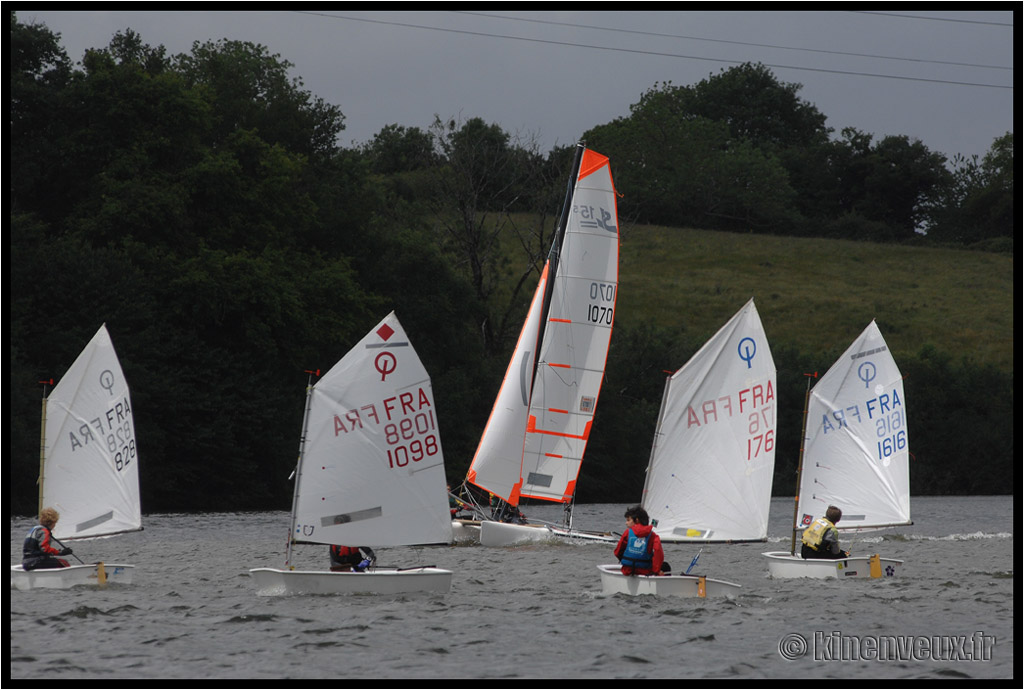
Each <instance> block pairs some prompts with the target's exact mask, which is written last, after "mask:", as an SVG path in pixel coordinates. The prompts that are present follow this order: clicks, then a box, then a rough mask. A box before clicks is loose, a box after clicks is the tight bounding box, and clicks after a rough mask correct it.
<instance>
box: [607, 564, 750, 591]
mask: <svg viewBox="0 0 1024 690" xmlns="http://www.w3.org/2000/svg"><path fill="white" fill-rule="evenodd" d="M597 569H598V570H599V571H601V593H602V594H606V595H612V594H626V595H629V596H641V595H644V594H650V595H653V596H656V597H699V598H701V599H704V598H706V597H733V596H736V595H737V594H739V591H740V589H742V587H741V586H740V585H738V584H736V583H734V582H727V581H725V580H716V579H713V578H710V577H707V576H705V575H623V574H622V569H621V568H620V567H619V566H618V565H617V564H616V565H599V566H597Z"/></svg>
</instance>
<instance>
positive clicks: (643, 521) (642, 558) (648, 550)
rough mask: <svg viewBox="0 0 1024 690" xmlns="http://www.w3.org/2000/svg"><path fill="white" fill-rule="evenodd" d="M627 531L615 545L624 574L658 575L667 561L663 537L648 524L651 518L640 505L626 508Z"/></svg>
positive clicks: (616, 554) (616, 555)
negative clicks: (663, 547)
mask: <svg viewBox="0 0 1024 690" xmlns="http://www.w3.org/2000/svg"><path fill="white" fill-rule="evenodd" d="M625 517H626V531H625V532H623V533H622V537H620V538H619V543H618V544H617V545H616V546H615V557H616V558H618V559H619V562H620V563H621V564H622V573H623V574H624V575H658V574H660V573H661V565H662V563H664V561H665V552H664V551H662V549H661V538H660V537H659V536H658V535H657V534H655V533H654V528H653V527H651V526H650V525H648V524H647V523H649V522H650V518H649V517H648V515H647V511H646V510H644V509H643V508H641V507H640V506H633V507H632V508H628V509H627V510H626V515H625Z"/></svg>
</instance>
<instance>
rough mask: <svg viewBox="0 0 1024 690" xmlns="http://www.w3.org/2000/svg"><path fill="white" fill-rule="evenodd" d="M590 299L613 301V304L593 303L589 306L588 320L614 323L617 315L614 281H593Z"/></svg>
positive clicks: (608, 323)
mask: <svg viewBox="0 0 1024 690" xmlns="http://www.w3.org/2000/svg"><path fill="white" fill-rule="evenodd" d="M590 299H592V300H597V301H598V302H611V303H612V305H613V306H607V307H606V306H604V305H602V304H591V305H589V306H588V308H587V321H589V322H590V323H603V324H607V325H609V326H610V325H612V321H613V319H614V316H615V307H614V304H615V285H614V284H613V283H591V284H590Z"/></svg>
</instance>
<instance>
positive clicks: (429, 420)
mask: <svg viewBox="0 0 1024 690" xmlns="http://www.w3.org/2000/svg"><path fill="white" fill-rule="evenodd" d="M436 431H437V425H436V424H435V423H434V411H433V410H428V411H426V412H420V413H419V414H417V415H415V416H414V417H406V418H405V419H402V420H401V421H400V422H398V423H397V424H388V425H387V426H385V427H384V439H385V440H386V441H387V443H388V445H389V446H391V448H388V449H387V452H388V467H390V468H394V467H405V466H407V465H408V464H409V463H410V462H419V461H420V460H422V459H423V458H426V457H430V456H433V455H437V453H438V452H439V451H440V450H441V445H440V443H438V440H437V435H436V434H435V433H434V432H436Z"/></svg>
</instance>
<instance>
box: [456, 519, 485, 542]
mask: <svg viewBox="0 0 1024 690" xmlns="http://www.w3.org/2000/svg"><path fill="white" fill-rule="evenodd" d="M452 541H453V542H454V543H456V544H479V543H480V521H479V520H463V519H456V520H452Z"/></svg>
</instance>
